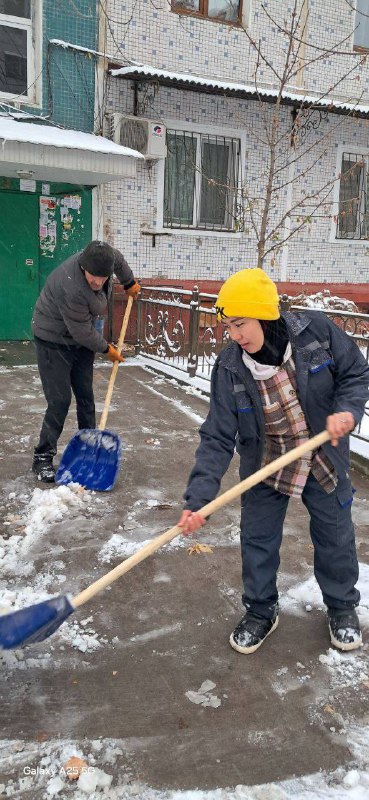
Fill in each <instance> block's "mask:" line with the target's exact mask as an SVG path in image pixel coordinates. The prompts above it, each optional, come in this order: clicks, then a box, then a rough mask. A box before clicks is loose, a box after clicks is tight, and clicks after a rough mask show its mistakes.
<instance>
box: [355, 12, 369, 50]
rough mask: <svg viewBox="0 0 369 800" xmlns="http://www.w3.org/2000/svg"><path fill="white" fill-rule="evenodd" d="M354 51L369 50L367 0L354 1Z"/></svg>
mask: <svg viewBox="0 0 369 800" xmlns="http://www.w3.org/2000/svg"><path fill="white" fill-rule="evenodd" d="M354 50H359V51H362V50H369V3H368V0H356V14H355V30H354Z"/></svg>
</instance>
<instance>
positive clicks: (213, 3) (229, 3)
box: [172, 0, 242, 25]
mask: <svg viewBox="0 0 369 800" xmlns="http://www.w3.org/2000/svg"><path fill="white" fill-rule="evenodd" d="M172 10H173V11H177V13H178V14H191V15H192V16H196V17H205V18H206V19H212V20H215V21H218V22H227V23H230V24H233V25H235V24H236V25H237V24H239V23H241V22H242V0H239V2H237V0H172Z"/></svg>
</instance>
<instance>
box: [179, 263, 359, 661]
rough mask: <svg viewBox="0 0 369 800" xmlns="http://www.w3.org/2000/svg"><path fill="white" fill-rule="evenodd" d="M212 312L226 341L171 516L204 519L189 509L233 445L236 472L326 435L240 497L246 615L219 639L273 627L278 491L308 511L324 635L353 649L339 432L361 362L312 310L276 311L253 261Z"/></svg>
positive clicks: (281, 508)
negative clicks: (179, 505) (177, 510)
mask: <svg viewBox="0 0 369 800" xmlns="http://www.w3.org/2000/svg"><path fill="white" fill-rule="evenodd" d="M216 311H217V316H218V319H219V321H220V322H221V324H222V325H223V327H224V328H225V329H226V331H227V333H228V335H229V338H230V340H231V342H230V343H229V344H228V345H227V346H226V347H225V348H224V349H223V350H222V352H221V353H220V355H219V356H218V358H217V360H216V362H215V364H214V367H213V371H212V380H211V396H210V409H209V413H208V416H207V418H206V420H205V422H204V424H203V425H202V427H201V428H200V439H201V441H200V445H199V447H198V449H197V451H196V461H195V466H194V467H193V469H192V471H191V473H190V476H189V479H188V484H187V488H186V491H185V494H184V499H185V509H184V511H183V513H182V515H181V518H180V520H179V523H178V524H179V525H180V526H181V528H182V530H183V533H184V534H190V533H194V532H195V531H196V530H198V529H199V528H200V527H201V526H202V525H203V524H204V523H205V519H204V518H203V517H202V516H201V514H200V513H199V509H201V508H202V506H203V505H205V504H206V503H208V502H210V501H211V500H213V499H214V497H215V496H216V495H217V493H218V490H219V487H220V482H221V479H222V477H223V475H224V473H225V472H226V470H227V468H228V466H229V463H230V461H231V459H232V456H233V454H234V450H235V447H236V450H237V452H238V454H239V456H240V479H241V480H243V479H244V478H246V477H247V476H248V475H251V474H252V473H253V472H255V471H256V470H257V469H259V468H260V467H262V466H263V465H264V464H266V463H269V462H271V461H273V460H274V459H275V458H278V456H280V455H281V454H282V453H284V452H286V451H287V450H291V449H293V448H294V447H296V446H298V445H299V444H302V442H304V441H306V440H307V439H308V438H310V436H311V435H314V434H317V433H319V432H320V431H321V430H323V429H324V428H326V429H327V431H328V433H329V434H330V437H331V438H330V442H329V443H327V444H325V445H323V446H322V447H321V448H319V450H316V451H314V453H313V454H309V456H305V457H302V458H301V459H299V460H298V461H295V462H293V464H291V465H289V466H287V467H285V468H284V469H282V470H280V471H279V472H278V473H277V474H275V475H272V476H271V477H269V478H267V479H266V480H265V481H264V482H263V483H259V484H258V485H257V486H255V487H254V488H253V489H250V490H249V491H248V492H245V493H244V494H243V495H242V498H241V556H242V580H243V595H242V602H243V605H244V607H245V613H244V615H243V617H242V619H241V620H240V622H239V623H238V624H237V625H236V627H235V629H234V631H233V632H232V634H231V636H230V644H231V646H232V647H233V648H234V650H237V651H238V652H240V653H246V654H247V653H253V652H254V651H255V650H257V648H258V647H260V645H261V644H262V643H263V642H264V640H265V639H266V637H267V636H269V634H270V633H272V631H274V630H275V629H276V628H277V625H278V619H279V616H278V590H277V571H278V567H279V549H280V545H281V541H282V533H283V524H284V519H285V515H286V511H287V506H288V502H289V498H290V497H299V498H301V500H302V502H303V504H304V505H305V506H306V508H307V510H308V512H309V515H310V535H311V539H312V542H313V546H314V573H315V577H316V579H317V581H318V584H319V586H320V589H321V592H322V595H323V600H324V603H325V605H326V607H327V616H328V625H329V632H330V639H331V642H332V644H333V645H334V646H335V647H337V648H338V649H340V650H354V649H355V648H357V647H360V645H361V644H362V636H361V630H360V624H359V619H358V616H357V613H356V610H355V609H356V606H357V605H358V604H359V600H360V594H359V591H358V589H357V588H356V583H357V580H358V561H357V556H356V548H355V532H354V527H353V523H352V518H351V504H352V500H353V492H354V490H353V487H352V484H351V480H350V477H349V433H350V431H352V430H353V429H354V428H355V426H356V425H357V424H358V423H359V422H360V419H361V417H362V415H363V413H364V408H365V404H366V402H367V400H368V397H369V391H368V384H369V367H368V365H367V363H366V361H365V359H364V357H363V356H362V354H361V352H360V350H359V348H358V347H357V345H356V344H355V342H354V341H353V339H352V338H350V337H349V336H348V335H347V334H346V333H344V332H343V331H342V330H340V329H339V328H338V327H337V326H336V325H335V324H334V323H333V322H331V321H330V320H329V319H328V317H326V316H325V314H323V313H322V312H319V311H310V310H307V311H306V312H305V311H304V312H301V313H300V312H299V313H290V312H288V313H285V314H282V315H281V314H280V312H279V302H278V293H277V288H276V286H275V284H274V283H273V281H272V280H271V279H270V278H269V277H268V275H267V274H266V273H265V272H264V271H263V270H261V269H258V268H257V269H251V268H250V269H244V270H241V271H240V272H236V273H235V274H233V275H231V276H230V277H229V278H228V280H226V281H225V283H224V284H223V286H222V287H221V289H220V292H219V295H218V298H217V302H216Z"/></svg>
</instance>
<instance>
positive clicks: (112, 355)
mask: <svg viewBox="0 0 369 800" xmlns="http://www.w3.org/2000/svg"><path fill="white" fill-rule="evenodd" d="M106 356H107V358H108V359H109V361H113V363H114V361H120V362H121V363H122V364H123V362H124V358H123V357H122V356H121V355H120V353H118V350H117V348H116V347H114V345H113V344H108V349H107V351H106Z"/></svg>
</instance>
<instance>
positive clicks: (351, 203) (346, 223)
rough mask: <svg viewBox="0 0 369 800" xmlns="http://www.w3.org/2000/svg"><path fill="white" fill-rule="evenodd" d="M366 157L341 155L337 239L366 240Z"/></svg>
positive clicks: (368, 224) (368, 231) (368, 222)
mask: <svg viewBox="0 0 369 800" xmlns="http://www.w3.org/2000/svg"><path fill="white" fill-rule="evenodd" d="M367 158H368V156H364V155H359V154H357V153H343V155H342V165H341V175H340V191H339V203H338V215H337V222H336V238H337V239H367V238H368V237H369V217H368V200H367V198H368V163H367Z"/></svg>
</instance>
